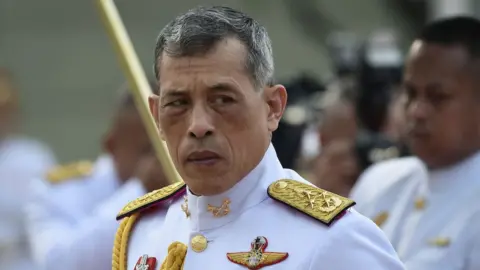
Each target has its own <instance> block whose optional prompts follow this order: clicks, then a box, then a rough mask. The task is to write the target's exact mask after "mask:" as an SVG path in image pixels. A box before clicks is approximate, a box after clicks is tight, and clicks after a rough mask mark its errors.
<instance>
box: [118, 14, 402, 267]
mask: <svg viewBox="0 0 480 270" xmlns="http://www.w3.org/2000/svg"><path fill="white" fill-rule="evenodd" d="M155 62H156V64H155V71H156V75H157V78H158V80H159V85H160V95H159V96H155V97H152V98H151V99H150V106H151V111H152V114H153V115H154V117H155V119H156V121H157V122H158V125H159V130H160V132H161V136H162V138H163V139H164V140H165V141H166V143H167V146H168V150H169V153H170V155H171V156H172V160H173V162H174V164H175V166H176V168H177V169H178V171H179V173H180V175H181V176H182V178H183V179H184V181H185V183H186V185H185V184H183V183H178V184H174V185H171V186H168V187H166V188H164V189H160V190H157V191H154V192H152V193H150V194H148V195H146V196H144V197H141V198H139V199H137V200H135V201H133V202H131V203H129V204H128V205H127V206H126V207H125V208H124V209H123V210H122V211H121V213H120V214H119V218H120V219H122V218H123V221H122V223H121V225H120V228H119V230H118V232H117V236H116V239H115V247H114V251H113V269H122V270H124V269H168V270H172V269H185V270H193V269H209V270H213V269H222V270H228V269H260V268H264V267H265V269H267V268H268V269H288V270H293V269H302V270H307V269H312V270H313V269H315V270H318V269H325V270H352V269H363V270H384V269H389V270H397V269H404V267H403V265H402V264H401V262H400V261H399V259H398V258H397V256H396V253H395V252H394V250H393V249H392V247H391V245H390V243H389V242H388V240H387V239H386V238H385V236H384V235H383V233H382V232H381V230H379V229H378V228H377V227H376V226H375V224H373V222H371V221H370V220H368V219H367V218H365V217H363V216H361V215H359V214H358V213H357V212H355V211H354V210H348V209H349V207H351V206H352V205H353V204H354V202H353V201H351V200H349V199H347V198H344V197H341V196H338V195H336V194H333V193H329V192H326V191H323V190H321V189H318V188H316V187H315V186H312V185H311V184H309V183H308V182H307V181H306V180H304V179H303V178H302V177H300V176H299V175H298V174H297V173H295V172H294V171H291V170H287V169H284V168H282V166H281V164H280V162H279V160H278V158H277V155H276V153H275V150H274V148H273V146H272V145H271V143H270V138H271V134H272V132H273V131H274V130H275V129H276V128H277V126H278V123H279V121H280V118H281V117H282V114H283V111H284V109H285V104H286V102H287V95H286V90H285V88H284V87H283V86H282V85H274V84H273V71H274V70H273V58H272V49H271V44H270V39H269V38H268V34H267V32H266V30H265V28H264V27H262V26H261V25H260V24H259V23H258V22H256V21H255V20H253V19H252V18H250V17H249V16H247V15H246V14H244V13H242V12H239V11H236V10H233V9H230V8H226V7H208V8H196V9H193V10H190V11H188V12H187V13H185V14H183V15H181V16H179V17H177V18H176V19H174V20H173V21H172V22H170V23H169V24H168V25H167V26H166V27H165V28H164V29H163V30H162V31H161V33H160V36H159V38H158V41H157V45H156V53H155ZM182 195H185V196H184V197H183V199H182Z"/></svg>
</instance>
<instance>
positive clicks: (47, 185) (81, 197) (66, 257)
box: [27, 89, 166, 270]
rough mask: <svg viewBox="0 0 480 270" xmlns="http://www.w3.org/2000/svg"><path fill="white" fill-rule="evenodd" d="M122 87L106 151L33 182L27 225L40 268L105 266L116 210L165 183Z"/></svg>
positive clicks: (92, 268)
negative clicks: (93, 161)
mask: <svg viewBox="0 0 480 270" xmlns="http://www.w3.org/2000/svg"><path fill="white" fill-rule="evenodd" d="M124 91H125V93H124V94H123V96H122V99H121V103H120V104H119V105H118V108H117V109H116V112H115V115H114V118H113V122H112V125H111V126H110V129H109V132H108V133H107V134H106V136H105V139H104V141H103V147H104V149H105V151H106V152H107V153H108V154H105V155H103V156H100V157H99V158H98V159H97V161H96V162H95V164H94V165H92V164H91V163H89V162H76V163H72V164H68V165H64V166H61V167H58V168H55V169H53V170H51V171H50V172H49V173H48V175H47V177H46V178H45V179H39V180H37V181H35V182H34V184H33V185H32V190H31V191H32V198H31V200H30V201H29V204H28V208H27V218H28V224H27V228H28V230H29V236H30V243H31V246H32V251H33V255H34V258H35V261H36V263H37V264H38V265H39V266H40V269H45V270H55V269H62V270H63V269H69V270H75V269H82V270H84V269H89V270H97V269H98V270H104V269H108V268H109V267H110V265H111V259H110V258H109V256H110V254H111V251H112V247H113V245H112V241H113V239H114V236H115V231H116V229H117V227H118V224H117V222H115V215H116V213H117V212H118V211H119V209H121V208H122V206H123V205H124V204H125V203H127V202H128V201H130V200H132V199H134V198H136V197H138V196H141V195H143V194H145V193H147V192H148V191H151V190H153V189H157V188H161V187H163V186H164V185H165V184H166V182H165V180H164V177H163V175H162V172H161V168H160V166H158V162H156V157H155V155H154V154H153V151H152V148H151V144H150V141H149V138H148V136H147V133H146V131H145V128H144V126H143V123H142V121H141V118H140V115H139V113H138V111H137V110H136V108H135V105H134V102H133V98H132V97H131V96H130V95H129V94H128V92H127V90H126V89H124ZM152 164H154V166H152ZM164 183H165V184H164Z"/></svg>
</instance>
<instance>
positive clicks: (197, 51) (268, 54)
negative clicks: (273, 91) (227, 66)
mask: <svg viewBox="0 0 480 270" xmlns="http://www.w3.org/2000/svg"><path fill="white" fill-rule="evenodd" d="M229 37H234V38H237V39H238V40H240V41H241V42H242V43H243V44H244V46H245V49H246V52H247V59H246V63H245V64H246V68H247V71H248V72H249V73H250V75H251V79H252V80H253V83H254V85H255V87H257V88H262V87H264V86H266V85H272V84H273V73H274V65H273V54H272V45H271V41H270V38H269V37H268V33H267V30H266V29H265V27H263V26H262V25H260V23H258V22H257V21H255V20H254V19H253V18H251V17H250V16H248V15H247V14H245V13H243V12H240V11H237V10H235V9H232V8H229V7H223V6H213V7H197V8H194V9H191V10H189V11H188V12H186V13H185V14H182V15H180V16H178V17H176V18H175V19H174V20H173V21H171V22H170V23H169V24H167V25H166V26H165V27H164V28H163V29H162V31H161V32H160V35H159V36H158V39H157V43H156V47H155V60H154V61H155V62H154V72H155V76H156V77H157V79H158V78H159V76H160V74H159V68H158V63H157V61H159V59H160V58H161V56H162V53H163V52H165V53H166V54H167V55H168V56H171V57H185V56H196V55H201V54H205V53H208V51H209V50H210V49H212V48H213V47H214V46H215V45H216V44H217V43H218V42H219V41H221V40H223V39H225V38H229Z"/></svg>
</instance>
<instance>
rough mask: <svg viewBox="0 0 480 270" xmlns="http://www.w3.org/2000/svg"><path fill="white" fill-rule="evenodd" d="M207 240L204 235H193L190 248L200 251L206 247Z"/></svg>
mask: <svg viewBox="0 0 480 270" xmlns="http://www.w3.org/2000/svg"><path fill="white" fill-rule="evenodd" d="M207 245H208V241H207V238H205V236H203V235H201V234H198V235H195V236H194V237H193V238H192V240H191V241H190V246H191V247H192V250H193V251H195V252H202V251H204V250H205V249H207Z"/></svg>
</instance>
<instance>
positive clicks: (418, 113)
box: [406, 100, 430, 119]
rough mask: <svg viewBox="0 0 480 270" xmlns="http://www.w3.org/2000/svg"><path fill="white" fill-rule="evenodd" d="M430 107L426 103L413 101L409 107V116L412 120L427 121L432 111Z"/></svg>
mask: <svg viewBox="0 0 480 270" xmlns="http://www.w3.org/2000/svg"><path fill="white" fill-rule="evenodd" d="M429 107H430V106H429V105H428V104H427V102H425V101H422V100H416V101H413V102H411V103H410V104H408V105H407V110H406V112H407V116H408V117H409V118H411V119H426V118H427V117H428V114H429V111H430V108H429Z"/></svg>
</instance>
